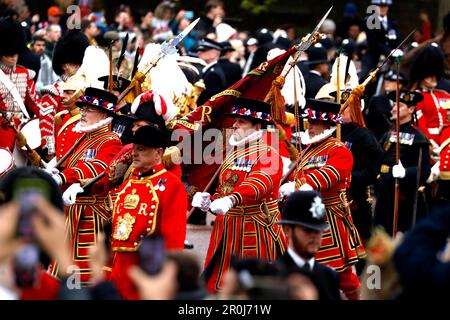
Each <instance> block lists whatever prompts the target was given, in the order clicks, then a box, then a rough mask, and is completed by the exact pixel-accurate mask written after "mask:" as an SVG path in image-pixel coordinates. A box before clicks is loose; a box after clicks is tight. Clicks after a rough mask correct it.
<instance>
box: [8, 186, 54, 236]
mask: <svg viewBox="0 0 450 320" xmlns="http://www.w3.org/2000/svg"><path fill="white" fill-rule="evenodd" d="M13 188H14V191H13V192H14V199H15V200H16V201H17V202H18V203H19V205H20V212H19V220H18V223H17V231H16V234H17V236H18V237H20V238H21V239H23V240H25V241H31V240H33V227H32V222H31V217H32V215H33V213H35V212H36V208H35V203H36V201H37V200H38V199H39V198H41V197H42V198H45V199H47V200H49V199H50V185H49V184H48V183H47V182H46V181H45V180H41V179H32V178H22V179H17V181H16V182H15V183H14V186H13Z"/></svg>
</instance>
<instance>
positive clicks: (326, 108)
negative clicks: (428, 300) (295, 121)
mask: <svg viewBox="0 0 450 320" xmlns="http://www.w3.org/2000/svg"><path fill="white" fill-rule="evenodd" d="M340 110H341V106H340V104H339V103H337V102H332V101H326V100H316V99H308V100H307V101H306V107H305V110H304V112H303V114H302V115H301V117H302V118H304V119H308V120H316V121H323V122H327V123H331V124H337V123H343V120H342V116H341V115H340V114H339V111H340Z"/></svg>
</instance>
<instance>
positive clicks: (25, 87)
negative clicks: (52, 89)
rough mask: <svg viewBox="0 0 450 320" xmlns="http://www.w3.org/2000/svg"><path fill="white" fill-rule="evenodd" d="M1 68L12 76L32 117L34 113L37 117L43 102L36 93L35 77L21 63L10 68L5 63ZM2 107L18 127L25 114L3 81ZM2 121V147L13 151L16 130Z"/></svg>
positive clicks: (0, 136) (11, 78)
mask: <svg viewBox="0 0 450 320" xmlns="http://www.w3.org/2000/svg"><path fill="white" fill-rule="evenodd" d="M0 68H1V69H2V71H3V72H4V73H5V75H6V76H7V77H9V78H10V80H11V82H12V83H14V84H15V86H16V88H17V91H18V92H19V94H20V97H21V98H22V100H23V102H24V104H25V107H26V108H27V109H28V112H29V115H30V117H32V114H34V115H35V116H36V117H37V116H39V114H40V111H41V102H40V100H39V97H38V95H37V93H36V85H35V83H34V81H33V79H31V78H30V75H29V72H28V69H26V68H24V67H22V66H20V65H16V66H15V67H14V68H8V67H6V66H5V65H3V64H0ZM0 109H2V110H3V111H6V112H7V114H8V117H13V118H14V124H15V126H16V128H17V129H18V128H19V124H20V118H21V116H22V115H23V114H22V111H21V110H20V108H19V106H18V105H17V103H16V102H14V98H13V96H12V94H11V93H9V92H8V89H7V87H6V86H5V85H4V84H3V83H0ZM30 111H31V113H32V114H31V113H30ZM1 120H3V118H1ZM2 122H3V121H0V124H1V125H0V147H3V148H9V149H10V150H11V151H12V150H13V149H14V145H15V140H16V138H15V135H14V131H13V130H12V129H11V128H9V127H8V126H7V125H6V124H4V123H2Z"/></svg>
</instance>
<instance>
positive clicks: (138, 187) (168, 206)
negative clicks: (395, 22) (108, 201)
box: [110, 125, 187, 299]
mask: <svg viewBox="0 0 450 320" xmlns="http://www.w3.org/2000/svg"><path fill="white" fill-rule="evenodd" d="M150 137H151V138H150ZM167 140H168V137H167V136H166V134H165V133H164V132H163V131H162V130H161V129H159V128H157V127H156V126H153V125H149V126H143V127H141V128H139V129H138V130H137V131H136V133H135V134H134V136H133V138H132V141H133V152H132V155H133V167H134V171H133V174H132V176H131V178H129V179H128V180H126V181H125V182H124V183H123V184H122V186H121V188H120V190H119V192H118V195H117V200H116V202H115V204H114V209H113V223H112V235H111V251H112V257H111V261H112V266H111V276H110V279H111V281H112V282H113V283H114V284H115V285H116V287H117V288H118V290H119V293H120V295H121V297H122V298H123V299H138V298H139V294H138V290H137V288H136V287H135V285H134V282H133V281H132V280H131V279H130V278H129V276H128V269H129V268H130V267H131V266H135V265H139V264H140V263H141V261H140V260H141V259H140V257H141V255H142V254H140V251H141V250H140V248H141V245H142V242H143V240H144V239H146V237H148V236H157V235H160V236H162V239H163V240H164V249H165V250H182V249H183V248H184V240H185V238H186V210H187V194H186V191H185V188H184V185H183V183H182V182H181V181H180V179H179V178H178V177H177V176H176V175H174V174H173V173H171V172H169V171H167V170H166V169H165V168H164V166H163V164H162V157H163V154H164V150H165V148H166V146H167V142H168V141H167ZM155 247H156V246H152V248H155ZM150 251H154V250H150ZM144 252H145V250H144ZM141 253H142V252H141ZM150 269H155V268H150Z"/></svg>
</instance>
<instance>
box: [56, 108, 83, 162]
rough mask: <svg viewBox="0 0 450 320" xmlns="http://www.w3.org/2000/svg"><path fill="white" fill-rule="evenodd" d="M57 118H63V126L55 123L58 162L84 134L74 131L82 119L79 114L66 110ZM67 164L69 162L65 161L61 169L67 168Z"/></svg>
mask: <svg viewBox="0 0 450 320" xmlns="http://www.w3.org/2000/svg"><path fill="white" fill-rule="evenodd" d="M56 116H60V117H61V124H60V125H58V124H56V123H55V136H56V139H55V140H56V141H55V149H56V161H58V160H59V159H61V158H62V157H63V156H64V155H65V154H66V153H67V152H68V151H69V150H70V148H71V147H72V146H73V145H74V144H75V142H76V141H77V140H78V139H79V138H80V137H81V136H82V134H81V133H79V132H74V131H73V128H74V127H75V125H76V124H77V123H78V121H79V120H80V118H81V115H80V114H79V113H77V112H74V111H72V112H69V111H68V110H64V111H61V112H59V113H58V114H57V115H56ZM66 163H67V160H66V161H63V163H61V167H63V168H65V167H66Z"/></svg>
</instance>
